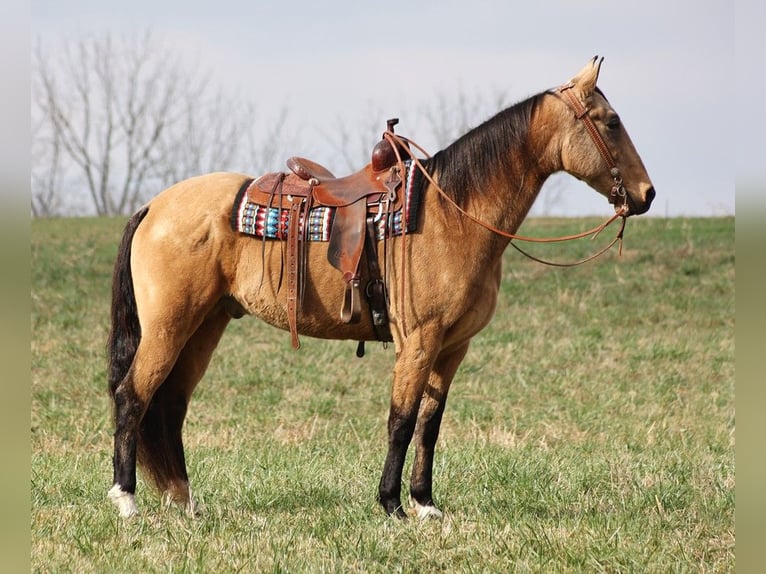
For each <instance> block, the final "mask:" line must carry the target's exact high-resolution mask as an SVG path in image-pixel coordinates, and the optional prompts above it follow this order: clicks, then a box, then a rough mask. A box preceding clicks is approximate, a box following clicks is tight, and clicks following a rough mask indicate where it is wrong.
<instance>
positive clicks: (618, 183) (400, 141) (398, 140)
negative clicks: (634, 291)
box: [383, 84, 628, 267]
mask: <svg viewBox="0 0 766 574" xmlns="http://www.w3.org/2000/svg"><path fill="white" fill-rule="evenodd" d="M572 87H573V84H564V85H563V86H561V87H560V88H558V89H556V90H555V92H556V93H558V94H566V96H568V101H567V103H568V104H569V106H570V107H571V108H572V109H573V110H574V112H575V116H576V117H577V119H579V120H582V121H583V123H584V124H585V127H586V129H587V131H588V134H589V135H590V137H591V139H592V140H593V143H594V144H596V148H597V149H598V151H599V153H600V154H601V157H602V158H603V159H604V161H605V162H606V164H607V165H608V166H609V169H610V173H611V175H612V177H613V178H614V186H613V187H612V190H611V193H610V196H609V202H610V203H613V204H615V205H616V204H617V201H621V202H622V203H621V205H620V206H619V207H616V212H615V214H614V215H612V216H611V217H610V218H609V219H607V220H606V221H604V222H603V223H601V224H600V225H597V226H596V227H594V228H593V229H590V230H588V231H583V232H582V233H576V234H573V235H564V236H561V237H527V236H524V235H517V234H515V233H509V232H507V231H503V230H502V229H498V228H496V227H493V226H492V225H490V224H488V223H486V222H484V221H481V220H480V219H479V218H478V217H476V216H475V215H472V214H470V213H468V212H467V211H466V210H465V209H463V208H462V207H460V206H459V205H458V204H457V202H456V201H455V200H454V199H452V198H451V197H450V196H449V195H448V194H447V193H446V192H445V191H444V190H443V189H442V188H441V186H440V185H439V184H438V183H436V181H435V180H434V178H433V177H432V176H431V174H430V173H428V171H427V170H426V168H425V166H423V164H422V163H421V162H420V160H419V159H418V158H417V157H416V156H415V154H414V153H412V152H410V151H409V146H410V145H411V146H413V147H414V148H416V149H417V150H418V151H419V152H421V153H422V154H423V155H425V156H426V157H430V154H429V153H428V152H427V151H425V150H424V149H423V148H422V147H421V146H420V145H418V144H417V143H416V142H414V141H412V140H411V139H409V138H407V137H404V136H401V135H399V134H396V133H394V132H393V131H386V132H385V133H384V134H383V137H385V138H386V139H388V140H389V141H390V142H391V144H392V147H393V148H394V153H395V154H396V157H397V160H399V162H400V163H401V161H402V158H401V157H400V154H399V150H400V149H403V150H407V151H408V153H409V155H410V159H411V160H412V162H413V164H415V166H417V168H418V169H419V170H420V172H421V173H422V174H423V177H425V178H426V179H427V180H428V182H429V183H430V184H431V185H432V186H433V187H434V188H435V189H436V191H437V192H439V194H440V195H441V196H442V197H443V198H444V199H446V200H447V202H449V203H450V204H451V205H452V206H453V207H454V208H455V209H457V210H458V211H459V212H460V213H461V214H462V215H464V216H465V217H467V218H468V219H470V220H471V221H473V222H474V223H477V224H478V225H480V226H482V227H484V228H485V229H487V230H489V231H491V232H492V233H495V234H497V235H500V236H502V237H506V238H508V239H510V240H511V245H512V246H513V248H514V249H516V250H517V251H518V252H519V253H521V254H522V255H524V256H525V257H528V258H529V259H531V260H532V261H536V262H537V263H542V264H544V265H550V266H553V267H575V266H577V265H582V264H583V263H587V262H588V261H592V260H593V259H596V258H597V257H600V256H601V255H603V254H604V253H606V252H607V251H609V250H610V249H611V248H612V247H613V246H614V244H615V243H618V242H619V244H620V245H619V251H618V253H619V254H620V255H622V240H623V233H624V231H625V223H626V221H627V212H628V207H627V198H626V191H625V186H624V185H623V183H622V178H621V177H620V172H619V170H618V169H617V166H616V165H615V162H614V160H613V158H612V156H611V154H610V153H609V149H608V148H607V146H606V143H605V142H604V139H603V138H602V137H601V134H600V133H599V132H598V130H597V129H596V127H595V125H594V124H593V120H591V119H590V116H588V114H587V112H588V108H586V107H585V106H583V105H582V103H580V101H579V100H578V99H577V97H576V96H575V95H574V94H572V93H571V91H570V88H572ZM565 101H566V99H565ZM618 218H622V221H621V223H620V229H619V231H618V232H617V235H615V237H614V239H612V241H611V242H610V243H609V244H608V245H606V247H604V248H602V249H600V250H598V251H597V252H595V253H593V254H592V255H589V256H588V257H585V258H584V259H580V260H578V261H574V262H567V263H561V262H556V261H547V260H545V259H541V258H539V257H536V256H534V255H532V254H530V253H528V252H527V251H525V250H524V249H522V248H521V247H519V246H518V245H516V244H515V243H514V242H513V240H514V239H516V240H518V241H526V242H530V243H556V242H561V241H571V240H574V239H582V238H583V237H589V236H590V238H591V240H594V239H596V237H598V236H599V234H600V233H601V232H602V231H603V230H604V229H606V228H607V227H608V226H609V225H611V224H612V223H613V222H614V221H615V220H616V219H618Z"/></svg>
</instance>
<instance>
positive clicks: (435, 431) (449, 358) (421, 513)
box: [410, 342, 468, 518]
mask: <svg viewBox="0 0 766 574" xmlns="http://www.w3.org/2000/svg"><path fill="white" fill-rule="evenodd" d="M466 351H468V342H466V343H463V344H461V345H459V346H457V347H454V348H452V349H448V350H444V351H442V352H441V354H440V355H439V357H438V358H437V359H436V362H435V363H434V367H433V369H432V371H431V375H430V376H429V378H428V384H427V385H426V388H425V391H424V393H423V399H422V400H421V403H420V412H419V413H418V422H417V426H416V427H415V437H414V441H415V461H414V463H413V465H412V475H411V479H410V504H412V505H413V506H414V507H415V511H416V513H417V515H418V517H419V518H441V517H442V513H441V511H440V510H439V509H438V508H437V507H436V505H435V504H434V500H433V464H434V451H435V450H436V440H437V439H438V438H439V427H440V426H441V421H442V415H443V414H444V407H445V405H446V404H447V393H448V392H449V388H450V384H451V383H452V379H453V377H454V376H455V372H456V371H457V368H458V367H459V366H460V363H461V362H462V360H463V358H464V357H465V354H466Z"/></svg>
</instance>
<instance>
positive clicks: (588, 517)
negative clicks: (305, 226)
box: [31, 218, 735, 573]
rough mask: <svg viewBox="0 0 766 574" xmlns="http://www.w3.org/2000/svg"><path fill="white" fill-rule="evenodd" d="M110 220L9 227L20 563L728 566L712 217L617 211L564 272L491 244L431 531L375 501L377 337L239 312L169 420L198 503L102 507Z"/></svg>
mask: <svg viewBox="0 0 766 574" xmlns="http://www.w3.org/2000/svg"><path fill="white" fill-rule="evenodd" d="M594 223H595V222H594V221H591V220H582V219H580V220H548V219H534V220H530V221H529V222H528V223H527V224H525V227H524V231H526V232H527V233H529V234H536V235H550V234H562V233H569V232H572V231H574V230H582V229H585V228H587V227H589V226H592V224H594ZM123 225H124V219H69V220H50V221H45V220H38V221H33V223H32V317H31V321H32V413H31V424H32V475H31V482H32V484H31V489H32V515H31V530H32V549H31V564H32V571H35V572H78V573H79V572H155V571H156V572H221V573H223V572H386V573H388V572H433V571H456V572H662V573H664V572H730V571H733V569H734V566H735V559H734V540H735V536H734V485H735V472H734V219H733V218H714V219H668V220H666V219H652V218H645V219H641V218H638V219H635V220H631V221H630V222H629V224H628V227H627V230H626V246H625V249H624V251H623V255H622V257H618V256H617V254H616V252H612V253H610V254H608V255H607V256H605V257H603V258H601V259H599V260H597V261H596V262H594V263H590V264H587V265H585V266H583V267H579V268H575V269H553V268H549V267H543V266H541V265H539V264H536V263H533V262H530V261H528V260H526V259H523V258H522V257H521V256H520V255H518V254H517V253H516V252H515V251H513V250H508V251H507V252H506V256H505V257H506V261H505V265H504V281H503V287H502V295H501V298H500V302H499V305H498V309H497V313H496V315H495V318H494V320H493V321H492V323H491V324H490V325H489V326H488V327H487V328H486V329H485V330H484V331H483V332H482V333H481V334H480V335H479V336H477V337H476V338H475V339H474V342H473V344H472V347H471V350H470V351H469V353H468V356H467V358H466V360H465V361H464V363H463V365H462V367H461V368H460V370H459V371H458V374H457V377H456V379H455V384H454V385H453V387H452V389H453V390H452V392H451V394H450V400H449V403H448V406H447V411H446V413H445V420H444V424H443V426H442V435H441V437H440V439H439V450H438V451H437V457H436V461H435V469H434V474H435V496H436V499H437V502H438V503H439V504H440V506H441V507H442V509H443V510H444V511H445V518H444V520H443V521H441V522H436V521H427V522H419V521H416V520H408V521H405V522H399V521H394V520H392V519H388V518H387V517H385V516H384V514H383V512H382V510H381V509H380V508H378V506H377V503H376V502H375V492H376V488H377V483H378V479H379V473H380V471H381V469H382V464H383V458H384V455H385V444H386V416H387V407H388V393H389V388H390V377H389V374H390V370H391V367H392V365H393V350H392V349H388V350H384V349H383V348H382V347H380V346H378V345H369V346H368V354H367V357H365V358H364V359H363V360H357V359H355V358H354V349H355V345H354V343H352V342H329V343H328V342H324V341H315V340H310V339H307V338H303V339H302V342H303V348H302V349H301V350H300V351H297V352H296V351H293V350H292V349H291V348H290V343H289V336H288V335H287V334H286V333H284V332H281V331H277V330H274V329H272V328H270V327H267V326H265V325H263V324H261V323H259V322H258V321H256V320H253V319H248V318H245V319H242V320H241V321H236V322H233V323H232V325H231V327H230V328H229V330H228V331H227V333H226V335H225V336H224V338H223V340H222V342H221V345H220V347H219V350H218V352H217V354H216V356H215V357H214V359H213V363H212V364H211V367H210V369H209V371H208V374H207V375H206V378H205V379H204V380H203V382H202V383H201V384H200V386H199V388H198V390H197V393H196V394H195V397H194V399H193V400H192V404H191V408H190V413H189V417H188V419H187V424H186V430H185V437H186V445H187V462H188V464H189V471H190V475H191V482H192V487H193V489H194V492H195V495H196V498H197V500H198V501H199V503H200V506H201V509H202V514H201V516H199V517H198V518H196V519H190V518H188V517H186V516H185V515H183V514H182V513H181V512H180V511H178V510H176V509H167V510H166V509H163V508H162V505H161V502H160V499H159V497H158V495H157V494H156V493H154V492H153V491H151V490H150V489H148V488H147V486H146V485H145V484H144V482H142V481H141V480H139V485H138V489H139V492H138V503H139V507H140V508H141V510H142V513H141V515H140V516H139V517H137V518H136V519H134V520H131V521H123V520H122V519H120V518H119V517H118V516H117V512H116V509H115V508H113V507H112V505H111V504H110V503H109V502H108V501H107V500H106V492H107V490H108V489H109V487H110V486H111V432H112V429H111V412H110V406H109V401H108V398H107V393H106V374H105V354H104V345H105V341H106V335H107V330H108V305H109V288H110V278H111V266H112V262H113V258H114V256H115V253H116V247H117V243H118V240H119V236H120V233H121V230H122V227H123ZM604 240H606V237H604V238H602V239H601V241H604ZM531 249H534V251H535V253H541V254H543V255H546V256H549V257H553V258H557V259H566V258H574V257H577V256H579V255H580V254H583V253H586V252H589V250H592V249H593V244H590V243H589V242H587V241H586V242H579V243H577V244H567V245H557V246H552V247H539V246H538V247H534V246H533V247H532V248H531ZM405 476H408V467H406V468H405Z"/></svg>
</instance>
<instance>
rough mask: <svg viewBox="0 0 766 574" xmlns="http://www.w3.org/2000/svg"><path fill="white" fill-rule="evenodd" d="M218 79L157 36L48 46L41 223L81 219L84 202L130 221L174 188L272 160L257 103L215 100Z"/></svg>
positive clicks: (38, 70)
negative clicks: (54, 216) (258, 123)
mask: <svg viewBox="0 0 766 574" xmlns="http://www.w3.org/2000/svg"><path fill="white" fill-rule="evenodd" d="M209 78H210V77H209V76H208V75H205V74H203V73H202V71H201V70H197V71H196V72H194V73H192V72H191V71H190V70H189V69H188V68H185V67H184V66H183V65H182V63H181V62H180V61H179V59H178V58H177V57H174V56H173V53H172V51H171V50H169V49H168V48H167V47H165V46H162V45H160V44H158V43H157V42H155V41H154V40H153V39H152V38H151V36H150V35H149V34H148V33H147V34H145V35H143V36H136V37H132V38H127V39H123V40H115V39H114V38H113V37H112V36H109V35H107V36H104V37H100V38H88V39H80V40H76V41H69V42H65V43H64V45H63V46H60V47H57V50H56V51H55V52H54V51H52V50H44V49H43V47H42V45H41V43H39V42H38V44H37V46H36V48H35V50H34V53H33V84H32V97H33V101H32V107H33V110H32V117H33V120H32V121H33V140H34V141H33V158H32V160H33V172H32V213H33V215H50V214H51V213H52V212H61V211H62V209H64V208H63V206H69V211H80V210H82V209H83V207H82V206H81V205H78V203H77V202H78V201H80V202H81V203H82V202H83V201H85V202H86V203H88V204H89V206H90V211H91V212H95V213H96V214H98V215H114V214H124V213H129V212H131V211H133V210H135V209H136V208H137V207H138V206H140V205H141V204H142V203H143V202H144V201H146V200H147V199H148V198H149V197H151V196H153V195H154V194H156V193H157V191H158V190H160V189H162V188H163V187H165V186H167V185H169V184H170V183H173V182H175V181H178V180H180V179H183V178H185V177H189V176H191V175H196V174H199V173H204V172H208V171H214V170H221V169H235V168H237V167H238V166H242V165H247V166H248V167H249V166H252V165H253V163H254V162H255V163H257V161H256V159H255V158H256V157H258V156H261V155H263V156H268V154H269V153H270V150H273V147H272V146H271V142H269V141H268V140H267V141H266V144H265V145H266V151H263V150H261V149H259V146H261V145H263V142H262V141H259V142H256V141H254V139H253V137H252V134H249V128H250V127H251V126H252V122H253V119H254V109H253V106H252V104H250V103H247V102H241V101H238V100H237V99H235V98H227V97H225V96H224V95H223V94H222V93H221V92H220V91H215V90H214V89H213V86H212V85H211V81H210V79H209ZM284 121H285V113H284V111H282V112H281V114H280V115H279V118H278V120H277V123H278V124H282V123H284ZM261 151H263V153H261ZM271 153H273V151H271ZM247 154H249V157H248V158H247V159H248V160H249V161H246V160H244V159H243V158H244V157H246V156H247ZM80 189H83V190H85V191H86V195H87V197H85V198H82V197H78V192H77V190H80ZM80 195H81V194H80Z"/></svg>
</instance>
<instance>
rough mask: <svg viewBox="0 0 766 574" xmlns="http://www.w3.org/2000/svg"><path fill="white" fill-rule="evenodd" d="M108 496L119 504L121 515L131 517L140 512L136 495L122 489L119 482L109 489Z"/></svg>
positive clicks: (116, 504)
mask: <svg viewBox="0 0 766 574" xmlns="http://www.w3.org/2000/svg"><path fill="white" fill-rule="evenodd" d="M107 497H108V498H109V500H111V501H112V502H113V503H114V504H115V506H117V508H119V510H120V516H122V517H123V518H129V517H131V516H135V515H136V514H138V507H137V506H136V497H135V496H134V495H132V494H130V493H129V492H125V491H124V490H122V488H120V485H119V484H115V485H114V486H113V487H112V488H110V489H109V492H108V493H107Z"/></svg>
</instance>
